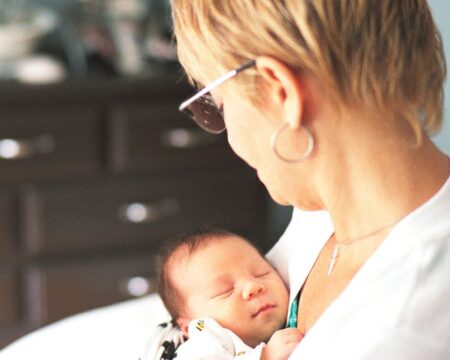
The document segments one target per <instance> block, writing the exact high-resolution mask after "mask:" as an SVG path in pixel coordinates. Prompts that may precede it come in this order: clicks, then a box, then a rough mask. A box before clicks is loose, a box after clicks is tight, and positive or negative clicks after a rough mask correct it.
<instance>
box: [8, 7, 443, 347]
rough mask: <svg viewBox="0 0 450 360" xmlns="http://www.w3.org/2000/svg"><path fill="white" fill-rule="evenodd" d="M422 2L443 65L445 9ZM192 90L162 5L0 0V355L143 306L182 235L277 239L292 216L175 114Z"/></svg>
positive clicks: (218, 141)
mask: <svg viewBox="0 0 450 360" xmlns="http://www.w3.org/2000/svg"><path fill="white" fill-rule="evenodd" d="M430 5H431V6H432V9H433V12H434V14H435V17H436V21H437V23H438V26H439V27H440V29H441V32H442V35H443V38H444V44H445V49H446V50H447V53H448V49H449V48H450V23H449V22H448V19H449V18H450V5H449V4H448V1H447V0H430ZM449 91H450V89H449V83H448V82H447V83H446V93H447V94H448V93H449ZM192 92H193V90H192V89H190V87H189V86H188V85H187V83H186V80H185V78H184V76H183V72H182V70H181V68H180V66H179V64H178V62H177V59H176V51H175V47H174V43H173V41H172V34H171V22H170V7H169V1H168V0H0V348H2V347H3V346H5V345H7V344H8V343H10V342H11V341H13V340H14V339H16V338H18V337H20V336H22V335H23V334H25V333H28V332H30V331H32V330H34V329H36V328H39V327H41V326H43V325H45V324H49V323H52V322H54V321H56V320H58V319H61V318H64V317H66V316H68V315H71V314H74V313H79V312H81V311H85V310H88V309H92V308H96V307H100V306H104V305H107V304H111V303H115V302H119V301H123V300H126V299H130V298H135V297H141V296H144V295H146V294H148V293H151V292H152V291H154V287H155V281H154V271H153V263H154V257H155V253H156V252H157V251H158V249H159V248H160V246H161V244H162V242H163V241H164V240H165V239H167V238H169V237H171V236H174V235H176V234H179V233H180V232H184V231H188V230H192V229H193V228H195V227H198V226H214V227H223V228H226V229H229V230H232V231H235V232H237V233H239V234H242V235H244V236H247V237H249V238H250V239H251V240H252V241H253V242H254V243H255V244H256V245H258V246H259V247H260V248H261V249H262V250H263V251H266V250H267V249H269V248H270V247H271V245H272V244H273V243H274V242H275V241H276V240H277V238H278V237H279V236H280V234H281V233H282V232H283V230H284V228H285V226H286V225H287V223H288V221H289V219H290V216H291V212H292V209H291V208H289V207H281V206H278V205H276V204H275V203H273V201H271V200H270V199H269V196H268V194H267V192H266V190H265V189H264V187H263V186H262V184H261V183H260V182H259V180H258V179H257V177H256V175H255V173H254V171H253V170H251V169H249V168H248V167H247V166H246V164H244V163H243V162H242V161H241V160H240V159H238V158H237V157H236V156H235V155H234V154H233V152H232V151H231V149H230V148H229V146H228V144H227V141H226V135H220V136H216V135H214V136H213V135H209V134H207V133H205V132H203V131H202V130H200V129H198V128H197V127H196V126H195V125H194V124H193V123H192V122H191V121H189V120H187V119H186V118H185V117H184V116H183V115H182V114H179V113H178V111H177V108H178V104H179V103H180V102H181V101H182V100H183V99H184V98H185V97H187V96H189V95H190V94H192ZM449 104H450V103H449V101H448V98H447V99H446V108H445V109H446V110H445V111H446V113H445V126H444V128H443V131H442V132H441V134H439V135H438V136H436V137H435V141H436V143H437V144H438V145H439V146H440V147H441V148H442V149H443V150H444V151H446V152H447V153H450V130H449V127H450V125H449V121H450V120H449V117H450V105H449Z"/></svg>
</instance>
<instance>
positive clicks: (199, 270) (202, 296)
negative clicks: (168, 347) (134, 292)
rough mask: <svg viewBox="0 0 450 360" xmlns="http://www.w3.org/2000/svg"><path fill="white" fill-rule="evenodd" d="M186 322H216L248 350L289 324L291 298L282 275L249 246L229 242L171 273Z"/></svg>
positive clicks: (202, 252) (187, 260)
mask: <svg viewBox="0 0 450 360" xmlns="http://www.w3.org/2000/svg"><path fill="white" fill-rule="evenodd" d="M171 275H172V278H173V279H175V286H176V287H177V288H178V289H179V290H180V293H181V295H182V297H183V301H184V303H185V313H184V314H183V317H184V318H186V319H187V320H192V319H196V318H199V317H211V318H213V319H215V320H216V321H217V322H219V323H220V324H221V325H222V326H223V327H225V328H227V329H230V330H232V331H233V332H234V333H235V334H237V335H238V336H239V337H240V338H241V339H242V340H243V341H244V342H245V343H246V344H247V345H249V346H256V345H257V344H259V343H260V342H262V341H267V340H268V339H269V338H270V336H271V335H272V334H273V332H274V331H276V330H278V329H280V328H282V327H283V326H284V324H285V322H286V317H287V309H288V301H289V294H288V291H287V289H286V286H285V285H284V283H283V281H282V280H281V278H280V276H279V275H278V273H277V272H276V271H275V270H274V269H273V268H272V267H271V266H270V265H269V264H268V263H267V261H266V260H265V259H264V258H263V257H262V256H261V255H260V254H259V253H258V252H257V251H256V249H254V248H253V247H252V246H251V245H249V244H248V243H247V242H245V241H243V240H242V239H240V238H239V237H234V236H230V237H229V238H224V239H221V240H219V241H212V242H211V243H210V244H208V245H206V246H205V247H201V248H199V249H197V250H196V251H195V252H194V253H193V254H192V255H190V256H189V257H188V256H184V257H183V258H182V259H180V261H178V262H177V264H176V265H175V266H174V268H173V269H172V274H171Z"/></svg>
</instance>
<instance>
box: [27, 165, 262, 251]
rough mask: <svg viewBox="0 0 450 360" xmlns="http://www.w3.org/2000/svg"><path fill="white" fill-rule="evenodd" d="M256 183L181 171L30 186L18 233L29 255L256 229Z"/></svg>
mask: <svg viewBox="0 0 450 360" xmlns="http://www.w3.org/2000/svg"><path fill="white" fill-rule="evenodd" d="M261 194H262V191H261V184H260V183H259V180H258V179H257V178H256V176H255V175H254V174H253V173H251V172H249V171H243V170H242V171H237V170H235V171H226V172H224V171H219V172H217V171H216V172H209V173H203V174H202V173H195V174H194V173H186V174H179V175H177V176H159V177H156V176H155V177H142V178H135V179H129V180H123V181H118V180H115V181H109V182H106V181H104V182H101V183H83V184H76V185H75V184H74V185H60V186H56V185H52V186H40V187H38V186H30V187H29V188H28V189H27V191H26V194H25V204H24V210H25V214H24V215H25V216H24V219H25V223H24V226H23V228H24V231H25V238H26V244H27V249H28V251H29V252H30V253H32V254H56V253H65V252H77V251H86V250H95V249H98V250H100V249H102V250H106V249H108V248H109V249H111V248H118V247H119V248H120V247H130V246H137V245H141V246H142V245H144V246H148V247H151V248H153V249H157V248H158V246H159V245H160V243H161V240H163V239H165V238H166V237H168V236H173V235H175V234H177V233H179V232H183V231H186V230H192V229H193V228H194V227H198V226H204V225H210V226H222V227H225V228H229V229H230V230H233V229H248V227H249V226H248V225H249V224H251V225H252V226H253V227H252V229H253V228H254V227H255V224H256V223H258V220H260V219H261V218H262V217H263V216H262V213H261V212H262V211H264V206H263V205H262V203H261V202H262V201H264V199H262V197H261Z"/></svg>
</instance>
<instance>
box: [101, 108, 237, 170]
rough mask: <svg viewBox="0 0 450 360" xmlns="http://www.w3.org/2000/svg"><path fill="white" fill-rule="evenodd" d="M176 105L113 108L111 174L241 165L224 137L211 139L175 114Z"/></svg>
mask: <svg viewBox="0 0 450 360" xmlns="http://www.w3.org/2000/svg"><path fill="white" fill-rule="evenodd" d="M178 105H179V104H178V102H173V103H167V104H160V105H151V106H150V105H149V106H135V107H128V108H117V109H115V110H114V111H113V112H112V114H111V122H110V135H111V136H110V139H109V149H110V152H109V162H110V166H111V168H112V169H114V170H115V171H119V172H121V171H130V170H131V171H142V170H146V171H149V170H150V171H152V172H154V171H158V170H171V171H173V170H176V169H191V170H192V169H196V168H197V169H205V168H208V167H220V166H223V165H225V164H230V163H231V164H234V163H241V160H239V159H238V158H237V156H236V155H235V154H234V153H233V152H232V150H231V148H230V147H229V145H228V143H227V140H226V135H225V134H221V135H213V134H209V133H207V132H205V131H204V130H202V129H200V128H199V127H198V126H196V125H195V124H194V122H193V121H192V120H190V119H189V118H188V117H187V116H186V115H184V114H182V113H180V112H179V111H178Z"/></svg>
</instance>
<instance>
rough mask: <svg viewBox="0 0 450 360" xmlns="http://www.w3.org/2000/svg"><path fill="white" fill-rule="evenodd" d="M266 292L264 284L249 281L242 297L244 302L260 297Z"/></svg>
mask: <svg viewBox="0 0 450 360" xmlns="http://www.w3.org/2000/svg"><path fill="white" fill-rule="evenodd" d="M264 290H265V286H264V284H262V283H260V282H256V281H247V282H246V283H245V285H244V288H243V291H242V296H243V298H244V300H250V299H252V298H254V297H256V296H258V295H260V294H261V293H262V292H263V291H264Z"/></svg>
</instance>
